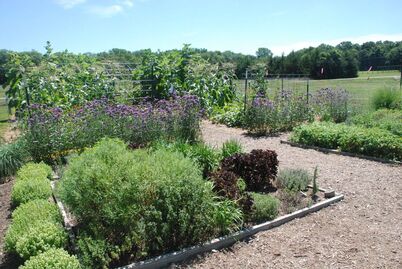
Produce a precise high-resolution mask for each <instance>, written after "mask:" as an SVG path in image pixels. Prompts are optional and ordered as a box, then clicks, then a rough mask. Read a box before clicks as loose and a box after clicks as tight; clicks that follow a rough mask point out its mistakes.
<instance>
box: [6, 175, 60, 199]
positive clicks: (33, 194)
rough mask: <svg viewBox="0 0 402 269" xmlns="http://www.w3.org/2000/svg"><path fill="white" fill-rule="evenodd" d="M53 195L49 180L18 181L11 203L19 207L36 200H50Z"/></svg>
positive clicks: (12, 193)
mask: <svg viewBox="0 0 402 269" xmlns="http://www.w3.org/2000/svg"><path fill="white" fill-rule="evenodd" d="M51 195H52V188H51V186H50V182H49V180H48V179H47V178H32V179H29V180H17V181H16V182H15V184H14V186H13V189H12V192H11V201H12V203H13V205H15V206H18V205H20V204H23V203H26V202H28V201H31V200H35V199H48V198H49V197H50V196H51Z"/></svg>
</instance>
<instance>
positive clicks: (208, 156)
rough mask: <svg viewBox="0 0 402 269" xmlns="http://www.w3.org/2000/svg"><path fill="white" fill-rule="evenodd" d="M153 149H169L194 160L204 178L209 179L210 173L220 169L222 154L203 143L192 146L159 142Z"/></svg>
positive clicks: (184, 143) (182, 143)
mask: <svg viewBox="0 0 402 269" xmlns="http://www.w3.org/2000/svg"><path fill="white" fill-rule="evenodd" d="M151 149H152V150H158V149H167V150H169V151H173V152H180V153H182V154H183V155H184V157H187V158H190V159H192V160H193V161H194V162H195V163H197V164H198V165H199V167H200V168H201V170H202V173H203V176H204V177H207V176H208V174H209V173H210V172H212V171H214V170H215V169H216V168H218V166H219V160H220V158H221V155H220V153H219V152H218V151H217V150H216V149H215V148H213V147H210V146H208V145H207V144H204V143H202V142H197V143H193V144H190V143H187V142H183V141H176V142H166V141H157V142H155V143H153V144H152V145H151Z"/></svg>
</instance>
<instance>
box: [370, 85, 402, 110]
mask: <svg viewBox="0 0 402 269" xmlns="http://www.w3.org/2000/svg"><path fill="white" fill-rule="evenodd" d="M372 104H373V107H374V109H380V108H388V109H395V108H398V109H402V94H401V93H400V91H397V90H393V89H381V90H378V91H376V92H375V94H374V96H373V99H372Z"/></svg>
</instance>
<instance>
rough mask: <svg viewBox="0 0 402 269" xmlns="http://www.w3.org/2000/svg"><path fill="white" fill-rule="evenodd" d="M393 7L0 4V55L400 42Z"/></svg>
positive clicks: (96, 0)
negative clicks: (8, 52) (1, 51)
mask: <svg viewBox="0 0 402 269" xmlns="http://www.w3.org/2000/svg"><path fill="white" fill-rule="evenodd" d="M401 11H402V1H400V0H393V1H390V0H381V1H380V0H375V1H371V0H366V1H360V0H332V1H328V0H321V1H316V0H298V1H297V0H282V1H280V0H277V1H270V0H265V1H264V0H248V1H246V0H0V25H1V32H0V48H2V49H10V50H17V51H22V50H31V49H35V50H38V51H41V52H43V51H44V49H43V47H44V46H45V43H46V41H47V40H49V41H51V42H52V45H53V47H54V49H55V50H56V51H60V50H65V49H67V50H68V51H72V52H100V51H106V50H109V49H111V48H123V49H128V50H138V49H145V48H150V49H152V50H157V49H161V50H166V49H173V48H180V47H182V45H183V44H184V43H190V44H191V45H192V46H193V47H197V48H207V49H209V50H222V51H224V50H232V51H235V52H242V53H248V54H254V53H255V51H256V50H257V48H259V47H267V48H269V49H271V50H272V51H273V52H274V54H276V55H279V54H281V53H282V52H284V53H285V54H286V53H288V52H290V51H291V50H293V49H294V50H297V49H301V48H303V47H308V46H317V45H319V44H321V43H327V44H332V45H335V44H337V43H339V42H341V41H344V40H350V41H352V42H356V43H362V42H365V41H369V40H392V41H401V40H402V21H401V18H400V16H401V14H400V12H401Z"/></svg>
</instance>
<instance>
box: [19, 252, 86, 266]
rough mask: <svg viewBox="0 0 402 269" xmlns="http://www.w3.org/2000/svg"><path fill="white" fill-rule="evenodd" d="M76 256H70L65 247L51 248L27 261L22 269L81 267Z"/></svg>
mask: <svg viewBox="0 0 402 269" xmlns="http://www.w3.org/2000/svg"><path fill="white" fill-rule="evenodd" d="M80 268H81V266H80V263H79V262H78V259H77V258H76V257H75V256H70V255H69V254H68V253H67V251H65V250H63V249H49V250H48V251H46V252H43V253H41V254H39V255H37V256H35V257H32V258H31V259H30V260H28V261H26V262H25V264H24V265H23V266H21V267H20V269H80Z"/></svg>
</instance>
